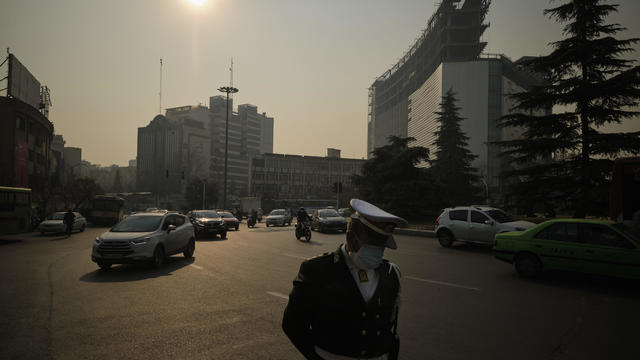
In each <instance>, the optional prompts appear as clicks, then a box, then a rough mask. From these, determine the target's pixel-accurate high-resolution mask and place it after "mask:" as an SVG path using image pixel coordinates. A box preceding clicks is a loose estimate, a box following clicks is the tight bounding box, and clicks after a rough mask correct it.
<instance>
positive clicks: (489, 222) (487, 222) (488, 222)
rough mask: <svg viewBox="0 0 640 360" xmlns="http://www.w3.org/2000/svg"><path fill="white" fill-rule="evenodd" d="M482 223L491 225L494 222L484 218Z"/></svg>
mask: <svg viewBox="0 0 640 360" xmlns="http://www.w3.org/2000/svg"><path fill="white" fill-rule="evenodd" d="M484 223H485V224H487V225H491V226H493V224H494V222H493V221H491V220H485V221H484Z"/></svg>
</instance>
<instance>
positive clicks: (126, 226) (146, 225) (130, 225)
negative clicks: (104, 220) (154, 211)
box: [111, 215, 162, 232]
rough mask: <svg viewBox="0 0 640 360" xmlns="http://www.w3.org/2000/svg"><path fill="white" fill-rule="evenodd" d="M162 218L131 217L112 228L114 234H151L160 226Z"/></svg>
mask: <svg viewBox="0 0 640 360" xmlns="http://www.w3.org/2000/svg"><path fill="white" fill-rule="evenodd" d="M161 221H162V216H144V215H140V216H129V217H128V218H126V219H124V220H122V221H120V222H119V223H118V224H116V226H114V227H112V228H111V231H112V232H149V231H154V230H156V229H157V228H158V227H159V226H160V222H161Z"/></svg>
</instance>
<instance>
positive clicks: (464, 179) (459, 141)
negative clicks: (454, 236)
mask: <svg viewBox="0 0 640 360" xmlns="http://www.w3.org/2000/svg"><path fill="white" fill-rule="evenodd" d="M456 101H457V99H456V98H455V93H454V91H453V89H449V90H448V91H447V93H446V94H445V95H444V96H443V97H442V102H441V103H440V111H436V112H435V114H436V115H438V119H437V121H438V123H439V124H440V126H439V128H438V130H437V131H436V132H435V133H434V135H435V136H436V140H435V141H434V142H433V145H435V146H436V149H437V150H436V153H435V160H433V161H431V170H432V172H433V174H434V176H435V178H436V179H437V180H438V183H439V187H440V188H441V193H443V194H446V196H444V197H443V201H444V204H443V205H444V206H452V205H462V204H471V203H474V202H476V201H477V200H478V195H477V194H478V193H480V191H481V190H480V188H479V187H478V186H477V185H476V184H477V183H478V181H479V180H480V177H479V176H478V175H477V170H476V169H475V168H473V167H472V166H471V163H472V162H473V160H474V159H475V158H477V155H474V154H472V153H471V151H470V150H469V149H468V148H467V146H468V144H467V141H468V140H469V137H468V136H467V135H466V134H465V133H463V132H462V129H461V128H460V122H462V121H463V120H464V119H463V118H461V117H460V116H459V115H458V111H459V110H460V108H459V107H458V106H456Z"/></svg>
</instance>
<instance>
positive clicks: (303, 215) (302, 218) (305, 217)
mask: <svg viewBox="0 0 640 360" xmlns="http://www.w3.org/2000/svg"><path fill="white" fill-rule="evenodd" d="M297 217H298V224H301V223H303V222H306V221H311V217H309V214H307V211H306V210H305V209H304V208H303V207H301V208H300V209H298V214H297Z"/></svg>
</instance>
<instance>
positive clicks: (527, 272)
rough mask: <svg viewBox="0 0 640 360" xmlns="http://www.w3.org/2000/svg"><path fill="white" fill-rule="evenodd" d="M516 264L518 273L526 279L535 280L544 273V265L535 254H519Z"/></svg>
mask: <svg viewBox="0 0 640 360" xmlns="http://www.w3.org/2000/svg"><path fill="white" fill-rule="evenodd" d="M514 263H515V266H516V271H518V274H520V276H522V277H524V278H533V277H536V276H538V275H540V273H541V272H542V263H540V260H539V259H538V257H537V256H535V255H533V254H529V253H524V254H518V255H517V256H516V259H515V261H514Z"/></svg>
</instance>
